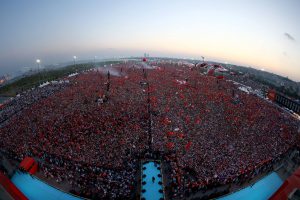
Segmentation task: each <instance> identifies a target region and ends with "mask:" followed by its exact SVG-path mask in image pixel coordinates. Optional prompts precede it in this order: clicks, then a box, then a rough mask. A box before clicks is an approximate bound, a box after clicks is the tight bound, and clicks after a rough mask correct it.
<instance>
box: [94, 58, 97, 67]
mask: <svg viewBox="0 0 300 200" xmlns="http://www.w3.org/2000/svg"><path fill="white" fill-rule="evenodd" d="M96 58H97V56H94V65H95V67H96Z"/></svg>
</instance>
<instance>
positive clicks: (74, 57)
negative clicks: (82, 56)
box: [73, 56, 77, 67]
mask: <svg viewBox="0 0 300 200" xmlns="http://www.w3.org/2000/svg"><path fill="white" fill-rule="evenodd" d="M76 59H77V57H76V56H73V60H74V66H75V67H76Z"/></svg>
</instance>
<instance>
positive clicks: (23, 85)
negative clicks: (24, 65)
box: [0, 61, 119, 97]
mask: <svg viewBox="0 0 300 200" xmlns="http://www.w3.org/2000/svg"><path fill="white" fill-rule="evenodd" d="M116 63H119V61H106V62H100V63H97V66H104V65H109V64H116ZM93 67H94V64H91V63H86V64H76V66H75V65H69V66H66V67H62V68H58V69H52V70H43V71H40V73H36V74H32V75H29V76H25V77H22V78H20V79H18V80H16V81H14V82H12V83H9V84H7V85H4V86H3V87H0V96H2V97H12V96H15V95H16V94H18V93H20V92H22V91H24V90H28V89H30V88H32V87H36V86H38V85H39V84H40V83H43V82H46V81H52V80H57V79H59V78H61V77H64V76H67V75H69V74H71V73H75V72H80V71H84V70H88V69H91V68H93Z"/></svg>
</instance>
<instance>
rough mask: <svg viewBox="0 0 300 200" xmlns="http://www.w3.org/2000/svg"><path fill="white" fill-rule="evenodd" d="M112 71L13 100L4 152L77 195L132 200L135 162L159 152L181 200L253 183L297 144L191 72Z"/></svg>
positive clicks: (271, 121) (250, 100) (291, 124)
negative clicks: (31, 160)
mask: <svg viewBox="0 0 300 200" xmlns="http://www.w3.org/2000/svg"><path fill="white" fill-rule="evenodd" d="M110 70H111V71H113V72H114V73H110V74H111V75H109V76H108V74H107V73H106V71H103V70H101V71H99V70H94V71H89V72H84V73H81V74H79V75H77V76H75V77H72V78H70V83H69V84H68V85H66V86H64V87H61V88H59V89H52V88H51V87H52V86H46V87H44V88H41V89H38V90H32V91H30V92H28V93H26V94H23V95H21V96H20V97H19V98H18V99H17V100H15V101H14V102H11V103H10V104H9V108H10V109H9V110H7V111H5V112H3V111H1V112H0V118H1V119H7V118H8V120H6V124H5V125H3V126H2V127H1V128H0V137H1V140H0V149H1V151H2V153H3V154H4V155H6V156H7V157H9V158H10V159H13V160H18V161H20V160H22V159H23V158H24V157H25V156H28V155H29V156H33V157H35V158H36V159H38V161H39V163H40V165H41V170H42V173H43V174H44V176H45V177H47V178H51V179H55V180H56V181H57V182H64V181H66V182H68V183H69V184H70V185H71V186H72V188H73V189H72V192H73V193H75V194H78V195H80V196H84V197H88V198H95V199H130V198H133V197H134V196H135V195H136V191H137V186H138V184H139V183H137V181H136V180H137V177H138V168H139V159H140V158H141V157H143V155H144V154H145V152H151V151H153V152H159V154H160V155H161V156H162V159H164V160H165V161H166V162H167V163H169V165H170V167H171V169H172V170H171V171H170V174H168V175H167V177H169V178H170V180H171V183H170V187H169V188H170V190H171V191H172V192H171V193H172V197H173V198H176V197H178V198H181V197H183V195H184V194H186V193H191V192H197V191H199V190H201V189H203V188H205V187H208V186H209V185H218V184H227V183H230V182H234V181H238V179H239V178H241V176H254V175H255V174H257V173H259V171H260V170H265V169H266V166H270V163H272V162H275V161H276V160H277V159H278V158H279V157H280V156H282V155H284V154H285V153H286V152H288V151H289V150H290V149H291V148H293V147H295V146H296V144H297V141H298V137H297V133H298V132H297V131H298V122H297V121H296V120H295V119H293V118H292V117H291V116H289V115H288V114H286V113H284V112H282V111H281V110H280V109H279V108H278V107H275V106H273V105H272V104H271V103H269V102H267V101H264V100H262V99H261V98H258V97H256V96H255V95H252V94H247V93H244V92H243V91H240V90H239V89H238V87H237V86H236V85H234V84H233V83H232V82H229V81H226V80H218V79H216V78H214V77H210V76H204V75H202V74H200V73H199V71H198V70H197V68H190V67H185V66H178V65H172V64H170V63H164V64H156V66H155V67H153V69H151V68H150V67H149V68H147V69H145V66H144V65H139V64H132V63H122V64H119V65H116V66H113V67H110ZM108 85H109V87H108ZM103 96H105V97H106V98H107V100H106V101H100V102H101V103H99V99H101V98H102V97H103ZM42 97H44V98H42ZM14 109H15V110H14ZM17 112H18V113H19V114H17V115H14V114H13V113H17ZM6 113H11V114H6Z"/></svg>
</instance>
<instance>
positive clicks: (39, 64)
mask: <svg viewBox="0 0 300 200" xmlns="http://www.w3.org/2000/svg"><path fill="white" fill-rule="evenodd" d="M36 63H37V66H38V74H39V84H41V73H40V66H41V60H40V59H37V60H36Z"/></svg>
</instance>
